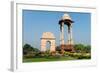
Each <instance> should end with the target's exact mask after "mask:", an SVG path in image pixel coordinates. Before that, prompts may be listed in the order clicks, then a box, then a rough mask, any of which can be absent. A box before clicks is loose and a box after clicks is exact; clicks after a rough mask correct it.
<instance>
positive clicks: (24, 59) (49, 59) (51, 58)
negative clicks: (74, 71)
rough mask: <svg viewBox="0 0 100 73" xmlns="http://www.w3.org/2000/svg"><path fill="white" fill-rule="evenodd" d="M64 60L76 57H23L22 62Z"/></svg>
mask: <svg viewBox="0 0 100 73" xmlns="http://www.w3.org/2000/svg"><path fill="white" fill-rule="evenodd" d="M66 60H76V58H73V57H70V56H69V57H60V58H54V57H48V58H46V57H42V58H23V62H44V61H66Z"/></svg>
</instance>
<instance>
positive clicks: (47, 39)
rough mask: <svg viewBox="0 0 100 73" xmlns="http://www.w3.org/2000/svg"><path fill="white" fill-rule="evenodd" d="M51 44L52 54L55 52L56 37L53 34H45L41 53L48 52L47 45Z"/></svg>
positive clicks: (42, 39)
mask: <svg viewBox="0 0 100 73" xmlns="http://www.w3.org/2000/svg"><path fill="white" fill-rule="evenodd" d="M47 42H50V52H54V51H55V46H56V45H55V37H54V35H53V33H51V32H44V33H43V35H42V38H41V52H45V51H46V50H47V48H46V44H47Z"/></svg>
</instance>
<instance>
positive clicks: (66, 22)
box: [59, 13, 73, 45]
mask: <svg viewBox="0 0 100 73" xmlns="http://www.w3.org/2000/svg"><path fill="white" fill-rule="evenodd" d="M72 23H73V21H72V19H71V17H70V16H69V15H68V14H67V13H66V14H64V15H63V16H62V19H61V20H60V21H59V24H60V44H61V45H64V25H67V26H68V42H67V43H66V45H73V39H72Z"/></svg>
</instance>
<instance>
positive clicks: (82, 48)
mask: <svg viewBox="0 0 100 73" xmlns="http://www.w3.org/2000/svg"><path fill="white" fill-rule="evenodd" d="M74 48H75V51H76V52H81V53H82V52H84V53H90V51H91V46H90V45H87V46H85V45H83V44H76V45H74Z"/></svg>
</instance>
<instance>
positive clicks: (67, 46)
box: [41, 13, 74, 52]
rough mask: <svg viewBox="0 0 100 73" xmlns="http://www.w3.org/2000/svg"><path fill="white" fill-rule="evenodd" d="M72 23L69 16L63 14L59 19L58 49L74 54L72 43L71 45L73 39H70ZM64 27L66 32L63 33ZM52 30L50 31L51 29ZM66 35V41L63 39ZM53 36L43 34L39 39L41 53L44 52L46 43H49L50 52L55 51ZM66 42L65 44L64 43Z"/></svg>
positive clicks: (47, 33) (48, 33)
mask: <svg viewBox="0 0 100 73" xmlns="http://www.w3.org/2000/svg"><path fill="white" fill-rule="evenodd" d="M73 23H74V21H73V20H72V19H71V17H70V16H69V14H67V13H65V14H64V15H63V16H62V18H60V19H59V21H58V24H59V26H60V45H59V47H60V49H61V51H62V52H63V51H69V52H74V43H73V37H72V24H73ZM64 26H67V27H68V30H67V28H66V30H67V32H64V29H65V28H64ZM51 30H52V29H51ZM65 34H66V36H67V38H68V40H65V39H64V35H65ZM55 39H56V38H55V36H54V34H53V33H51V32H44V33H43V35H42V38H41V51H43V52H45V51H46V42H47V41H49V42H50V52H54V51H56V50H55V49H56V46H57V45H56V43H55ZM65 41H67V43H65Z"/></svg>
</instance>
